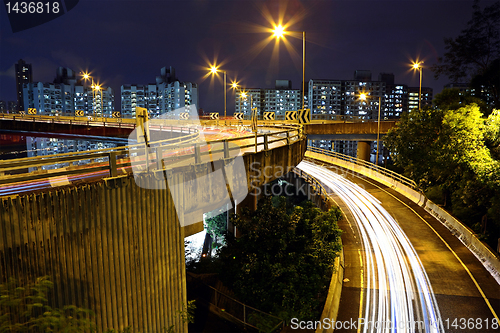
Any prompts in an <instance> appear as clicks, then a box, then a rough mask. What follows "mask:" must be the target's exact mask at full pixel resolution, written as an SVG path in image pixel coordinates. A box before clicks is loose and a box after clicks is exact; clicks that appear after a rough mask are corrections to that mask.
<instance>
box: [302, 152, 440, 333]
mask: <svg viewBox="0 0 500 333" xmlns="http://www.w3.org/2000/svg"><path fill="white" fill-rule="evenodd" d="M297 168H299V169H301V170H303V171H305V172H307V173H308V174H310V175H311V176H313V177H315V178H316V179H317V180H319V181H320V182H322V183H323V184H324V185H326V186H325V187H326V188H327V189H330V190H331V191H333V192H335V193H336V194H337V195H338V196H339V197H340V198H341V199H342V201H343V202H344V203H345V204H346V205H347V206H348V208H349V210H350V211H351V213H352V215H353V217H354V219H355V220H356V223H357V225H358V227H359V231H360V233H361V239H362V242H363V248H364V253H365V260H366V264H365V266H366V267H367V270H366V276H365V278H366V287H367V289H366V294H365V295H366V296H365V297H366V299H365V309H364V315H363V318H362V319H363V320H364V323H365V325H363V326H362V327H361V330H362V332H364V333H368V332H370V333H372V332H380V333H382V332H384V333H385V332H432V333H433V332H444V328H443V323H442V322H441V315H440V313H439V308H438V305H437V302H436V299H435V297H434V293H433V291H432V287H431V284H430V282H429V278H428V277H427V273H426V272H425V269H424V267H423V265H422V263H421V261H420V259H419V257H418V255H417V253H416V251H415V248H414V247H413V245H412V244H411V243H410V241H409V239H408V237H407V236H406V234H405V233H404V232H403V230H402V229H401V227H400V226H399V224H398V222H397V221H396V220H395V219H394V218H393V217H392V216H391V215H390V214H389V213H388V212H387V211H386V210H385V209H384V208H383V207H382V205H381V203H380V201H379V200H377V199H376V198H375V197H373V196H372V195H371V194H370V193H368V192H367V191H365V190H364V189H362V188H361V187H360V186H358V185H357V184H354V183H353V182H351V181H349V180H347V179H345V178H343V177H342V176H340V175H338V174H336V173H335V172H333V171H330V170H328V169H325V168H323V167H321V166H319V165H315V164H313V163H310V162H305V161H303V162H301V163H300V164H299V165H298V166H297ZM368 322H371V323H372V324H371V325H367V324H366V323H368Z"/></svg>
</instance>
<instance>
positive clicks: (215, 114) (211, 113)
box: [210, 112, 219, 120]
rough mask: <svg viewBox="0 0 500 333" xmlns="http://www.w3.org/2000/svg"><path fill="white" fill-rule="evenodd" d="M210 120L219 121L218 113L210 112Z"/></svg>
mask: <svg viewBox="0 0 500 333" xmlns="http://www.w3.org/2000/svg"><path fill="white" fill-rule="evenodd" d="M210 119H211V120H216V119H219V113H218V112H210Z"/></svg>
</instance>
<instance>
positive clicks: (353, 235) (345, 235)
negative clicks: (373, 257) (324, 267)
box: [330, 193, 376, 332]
mask: <svg viewBox="0 0 500 333" xmlns="http://www.w3.org/2000/svg"><path fill="white" fill-rule="evenodd" d="M330 197H331V198H332V199H333V201H334V202H335V203H336V204H337V206H339V207H340V208H341V209H342V212H343V213H344V217H345V218H344V219H342V220H340V221H339V222H338V225H339V228H340V229H341V230H342V247H343V250H344V282H343V283H342V292H341V294H340V303H339V312H338V315H337V321H340V322H342V323H347V322H350V321H351V320H354V321H356V320H357V318H359V317H360V313H359V311H360V306H361V290H362V288H363V284H362V281H361V277H362V274H361V272H362V270H363V266H362V262H361V261H360V255H361V253H363V246H362V244H361V242H360V232H359V228H358V225H357V224H356V223H355V221H354V217H353V216H352V213H351V211H350V210H349V208H348V207H347V205H346V204H345V203H344V202H343V201H342V200H341V199H340V198H339V197H338V196H337V195H336V194H335V193H331V194H330ZM375 265H376V263H375ZM363 293H364V292H363ZM361 316H362V314H361ZM335 331H337V332H356V329H354V328H351V329H349V328H344V327H342V328H341V329H338V330H335Z"/></svg>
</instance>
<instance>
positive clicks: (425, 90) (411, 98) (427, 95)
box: [408, 87, 432, 111]
mask: <svg viewBox="0 0 500 333" xmlns="http://www.w3.org/2000/svg"><path fill="white" fill-rule="evenodd" d="M419 90H420V87H408V111H411V110H413V109H417V108H418V93H419ZM420 103H421V105H420V108H423V107H425V106H431V105H432V88H429V87H422V96H421V98H420Z"/></svg>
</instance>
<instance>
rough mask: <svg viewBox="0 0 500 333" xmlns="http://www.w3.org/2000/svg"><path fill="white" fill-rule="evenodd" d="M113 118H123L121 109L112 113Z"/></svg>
mask: <svg viewBox="0 0 500 333" xmlns="http://www.w3.org/2000/svg"><path fill="white" fill-rule="evenodd" d="M112 115H113V118H121V117H122V114H121V113H120V112H119V111H113V113H112Z"/></svg>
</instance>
